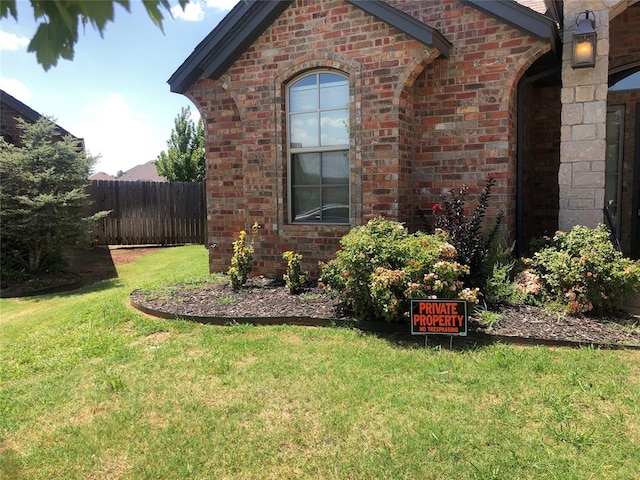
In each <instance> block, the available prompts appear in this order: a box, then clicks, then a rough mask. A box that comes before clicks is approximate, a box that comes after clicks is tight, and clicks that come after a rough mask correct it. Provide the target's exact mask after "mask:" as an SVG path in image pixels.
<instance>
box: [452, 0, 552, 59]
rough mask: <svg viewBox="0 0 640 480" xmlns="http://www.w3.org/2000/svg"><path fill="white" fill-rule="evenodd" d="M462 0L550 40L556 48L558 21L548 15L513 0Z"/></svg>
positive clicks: (514, 25) (536, 35)
mask: <svg viewBox="0 0 640 480" xmlns="http://www.w3.org/2000/svg"><path fill="white" fill-rule="evenodd" d="M461 1H462V3H463V4H465V5H469V6H471V7H473V8H475V9H476V10H480V11H481V12H484V13H486V14H487V15H490V16H492V17H494V18H498V19H500V20H502V21H504V22H506V23H508V24H509V25H511V26H512V27H514V28H517V29H518V30H521V31H524V32H525V33H529V34H531V35H533V36H535V37H538V38H540V39H541V40H545V41H548V42H550V43H551V47H552V48H553V49H554V50H555V46H556V42H557V40H558V27H557V23H556V22H555V21H554V20H553V19H551V18H549V17H547V16H546V15H542V14H540V13H538V12H535V11H533V10H531V9H530V8H527V7H525V6H524V5H520V4H519V3H517V2H514V1H513V0H490V1H487V0H461Z"/></svg>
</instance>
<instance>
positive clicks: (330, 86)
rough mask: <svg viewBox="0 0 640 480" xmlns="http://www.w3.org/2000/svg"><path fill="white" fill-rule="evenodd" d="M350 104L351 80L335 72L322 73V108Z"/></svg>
mask: <svg viewBox="0 0 640 480" xmlns="http://www.w3.org/2000/svg"><path fill="white" fill-rule="evenodd" d="M348 104H349V81H348V80H347V79H346V78H345V77H341V76H340V75H334V74H333V73H321V74H320V108H341V107H346V106H347V105H348Z"/></svg>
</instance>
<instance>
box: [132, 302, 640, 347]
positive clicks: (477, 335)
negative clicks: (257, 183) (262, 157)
mask: <svg viewBox="0 0 640 480" xmlns="http://www.w3.org/2000/svg"><path fill="white" fill-rule="evenodd" d="M129 302H130V304H131V306H132V307H133V308H135V309H137V310H139V311H141V312H143V313H145V314H147V315H151V316H153V317H157V318H162V319H165V320H187V321H191V322H196V323H203V324H208V325H218V326H229V325H237V324H241V325H242V324H245V325H264V326H269V325H298V326H308V327H335V326H344V327H354V328H357V329H358V330H361V331H364V332H369V333H379V334H385V335H397V336H401V337H406V339H407V340H414V341H415V340H418V339H420V340H422V336H416V335H411V333H410V331H409V326H408V325H398V324H390V323H384V322H367V321H360V320H352V319H348V320H345V319H340V318H330V319H326V318H314V317H300V316H297V317H215V316H213V317H211V316H202V315H179V314H176V313H170V312H163V311H161V310H155V309H152V308H149V307H145V306H144V305H141V304H139V303H137V302H135V301H134V300H132V299H131V298H129ZM437 337H438V338H439V339H440V341H439V343H440V342H441V341H442V338H446V336H444V335H437ZM432 338H433V337H432ZM458 338H460V339H463V340H465V341H473V342H475V343H481V344H491V343H496V342H502V343H510V344H515V345H530V346H534V345H544V346H548V347H571V348H581V347H594V348H601V349H606V350H640V345H621V344H601V343H596V342H574V341H571V340H550V339H543V338H532V337H516V336H510V335H494V334H491V333H487V332H478V331H472V332H469V334H468V335H467V336H466V337H464V336H463V337H458ZM434 342H435V340H434Z"/></svg>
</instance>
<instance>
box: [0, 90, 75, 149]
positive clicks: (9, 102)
mask: <svg viewBox="0 0 640 480" xmlns="http://www.w3.org/2000/svg"><path fill="white" fill-rule="evenodd" d="M0 104H2V107H3V108H4V106H5V105H6V107H9V108H11V109H12V110H15V111H16V112H17V113H18V114H19V115H20V116H21V117H22V118H24V119H25V120H28V121H30V122H31V123H36V122H37V121H38V120H39V119H40V117H43V116H44V115H42V114H40V113H38V112H36V111H35V110H34V109H33V108H31V107H30V106H28V105H26V104H24V103H22V102H21V101H20V100H18V99H17V98H15V97H13V96H12V95H9V94H8V93H7V92H5V91H4V90H0ZM56 128H57V129H58V132H60V135H61V136H66V135H70V136H72V137H73V138H75V139H77V140H79V141H80V146H81V147H82V150H84V148H85V147H84V139H82V138H78V137H76V136H75V135H73V134H71V133H69V132H68V131H67V130H65V129H64V128H62V127H61V126H60V125H58V124H56ZM3 133H4V132H3Z"/></svg>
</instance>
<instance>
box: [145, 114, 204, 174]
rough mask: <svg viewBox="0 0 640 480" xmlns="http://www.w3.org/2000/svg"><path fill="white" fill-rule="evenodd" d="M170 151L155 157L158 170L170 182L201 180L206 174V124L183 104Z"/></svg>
mask: <svg viewBox="0 0 640 480" xmlns="http://www.w3.org/2000/svg"><path fill="white" fill-rule="evenodd" d="M167 147H168V148H167V151H166V152H165V151H162V152H161V153H160V155H158V158H157V159H156V169H157V170H158V173H159V174H160V175H161V176H163V177H164V178H166V179H167V180H168V181H170V182H202V181H203V180H204V176H205V154H204V126H203V124H202V119H200V120H198V124H197V125H195V124H194V123H193V120H192V119H191V110H190V108H189V107H184V108H183V109H182V110H181V112H180V114H179V115H178V116H177V117H176V118H175V120H174V128H173V130H172V131H171V137H170V138H169V141H168V142H167Z"/></svg>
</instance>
